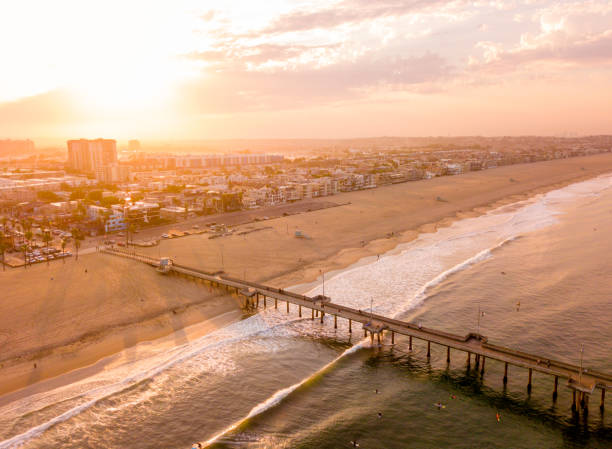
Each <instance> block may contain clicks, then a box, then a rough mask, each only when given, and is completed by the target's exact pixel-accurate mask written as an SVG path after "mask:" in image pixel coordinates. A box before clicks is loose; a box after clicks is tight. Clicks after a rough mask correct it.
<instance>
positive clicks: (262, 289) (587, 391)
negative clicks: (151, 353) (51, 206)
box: [100, 248, 612, 412]
mask: <svg viewBox="0 0 612 449" xmlns="http://www.w3.org/2000/svg"><path fill="white" fill-rule="evenodd" d="M100 251H101V252H104V253H107V254H112V255H116V256H121V257H127V258H130V259H134V260H138V261H140V262H143V263H147V264H149V265H152V266H157V267H159V264H160V259H156V258H153V257H150V256H146V255H143V254H138V253H136V252H135V251H129V250H123V249H118V248H103V249H101V250H100ZM170 271H171V272H175V273H177V274H182V275H184V276H188V277H192V278H196V279H200V280H204V281H206V282H209V283H210V284H211V285H213V286H216V287H224V288H226V289H227V290H231V289H233V290H234V291H235V292H236V293H237V294H239V295H242V296H244V298H245V301H246V303H247V304H248V305H249V306H250V307H254V308H257V307H260V300H263V307H264V308H266V307H267V306H268V305H267V301H268V299H272V300H274V307H275V308H278V302H279V301H282V302H285V303H286V307H287V312H289V305H290V304H293V305H297V306H298V314H299V316H300V317H301V316H302V308H306V309H310V311H311V319H312V320H314V319H315V316H316V317H317V318H319V317H320V321H321V323H323V322H324V320H323V318H324V316H325V314H328V315H330V316H333V317H334V327H336V328H337V326H338V317H340V318H344V319H346V320H348V326H349V332H352V331H353V329H352V324H353V321H355V322H358V323H361V324H362V325H363V327H362V328H363V331H364V336H366V337H367V336H368V335H369V336H370V339H371V340H372V341H374V337H375V336H376V338H377V340H378V342H380V341H381V337H382V338H384V336H385V334H386V335H389V334H390V336H391V344H394V343H395V334H400V335H404V336H407V337H408V344H409V349H410V350H412V340H413V338H416V339H418V340H423V341H426V342H427V357H428V358H429V357H430V356H431V344H432V343H434V344H438V345H440V346H445V347H446V360H447V363H450V357H451V349H454V350H460V351H463V352H465V353H467V365H468V368H469V367H470V364H471V356H472V354H473V355H474V364H475V368H476V369H477V370H478V369H480V371H481V373H484V369H485V360H486V359H493V360H497V361H499V362H502V363H504V378H503V382H504V384H506V383H507V381H508V365H513V366H518V367H522V368H526V369H527V370H528V375H529V377H528V383H527V391H528V392H531V388H532V374H533V371H537V372H540V373H544V374H548V375H551V376H554V390H553V399H556V397H557V390H558V381H559V378H564V379H567V381H568V383H567V386H568V387H569V388H571V389H572V397H573V401H572V410H574V411H577V410H578V407H580V408H582V410H583V411H584V412H586V411H587V410H588V399H589V395H591V394H592V393H593V392H594V390H595V389H597V388H599V389H600V390H601V402H600V408H601V409H602V410H603V408H604V400H605V394H606V390H608V389H611V388H612V374H609V373H603V372H600V371H595V370H591V369H587V368H584V367H583V368H581V367H580V366H578V365H573V364H570V363H565V362H561V361H558V360H554V359H551V358H549V357H543V356H541V355H536V354H530V353H527V352H522V351H517V350H515V349H511V348H506V347H503V346H499V345H494V344H491V343H489V342H488V341H487V338H486V337H484V336H482V335H479V334H475V333H469V334H467V335H464V336H460V335H456V334H452V333H449V332H444V331H440V330H436V329H431V328H426V327H422V326H420V325H419V326H417V325H415V324H413V323H409V322H406V321H401V320H397V319H394V318H389V317H385V316H382V315H378V314H373V313H370V312H364V311H363V310H359V309H354V308H352V307H347V306H344V305H341V304H335V303H333V302H331V301H330V300H329V298H325V297H321V296H317V297H314V298H312V297H309V296H306V295H301V294H298V293H294V292H290V291H287V290H284V289H282V288H276V287H271V286H268V285H264V284H259V283H256V282H250V281H246V280H244V279H237V278H234V277H230V276H226V275H223V274H219V273H213V272H208V271H205V270H200V269H197V268H193V267H188V266H185V265H180V264H177V263H173V264H172V265H171V268H170Z"/></svg>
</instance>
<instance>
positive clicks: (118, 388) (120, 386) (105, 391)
mask: <svg viewBox="0 0 612 449" xmlns="http://www.w3.org/2000/svg"><path fill="white" fill-rule="evenodd" d="M259 319H261V316H259V315H256V316H253V317H250V318H248V319H246V320H243V321H239V322H237V323H234V324H232V325H230V326H227V327H226V328H224V329H223V332H222V333H226V332H227V331H228V330H231V329H232V328H239V329H238V330H239V331H241V332H240V335H237V336H236V337H233V338H226V339H223V340H220V341H216V342H213V343H210V344H207V345H204V346H202V347H198V348H197V349H195V350H192V351H186V352H179V354H176V355H175V356H172V357H171V358H170V359H168V360H167V361H166V362H164V363H162V364H159V365H157V366H155V367H154V368H153V369H149V370H145V371H142V372H140V373H138V374H133V375H131V376H128V377H125V378H123V379H122V380H121V381H119V382H116V383H114V384H111V385H107V386H104V387H99V388H96V389H93V390H89V391H87V392H85V393H82V394H79V395H75V396H74V397H72V398H71V399H79V398H86V397H88V396H96V395H97V394H99V395H98V396H96V397H95V398H93V399H90V400H88V401H86V402H84V403H82V404H79V405H77V406H75V407H73V408H71V409H69V410H67V411H65V412H64V413H62V414H60V415H58V416H56V417H54V418H52V419H50V420H49V421H46V422H44V423H42V424H39V425H38V426H36V427H33V428H31V429H29V430H28V431H27V432H24V433H21V434H19V435H16V436H14V437H12V438H9V439H7V440H4V441H0V449H9V448H16V447H19V446H21V445H23V444H25V443H26V442H28V441H29V440H31V439H33V438H36V437H37V436H40V435H41V434H42V433H44V432H45V431H46V430H48V429H50V428H51V427H53V426H55V425H57V424H60V423H62V422H64V421H66V420H68V419H70V418H72V417H74V416H77V415H78V414H80V413H83V412H84V411H86V410H87V409H89V408H91V407H93V406H95V405H96V404H97V403H99V402H101V401H103V400H105V399H108V398H110V397H112V396H114V395H116V394H120V393H121V392H123V391H126V390H128V389H131V388H134V387H135V386H137V385H139V384H141V383H143V382H147V381H150V380H151V379H153V378H154V377H155V376H157V375H158V374H160V373H162V372H164V371H166V370H167V369H169V368H171V367H173V366H175V365H177V364H178V363H181V362H184V361H186V360H189V359H191V358H193V357H195V356H197V355H199V354H201V353H203V352H204V351H209V350H211V349H219V348H221V347H224V346H227V345H231V344H235V343H239V342H240V341H244V340H247V339H251V338H253V337H255V336H263V335H265V334H270V333H271V332H274V331H275V330H276V329H280V328H286V327H287V325H288V324H291V323H292V322H295V321H302V320H305V319H304V318H296V319H291V320H284V321H283V322H281V323H278V324H275V325H273V326H267V327H266V328H263V329H262V328H260V327H259V325H258V324H257V323H255V326H251V327H253V328H254V329H249V326H248V324H253V323H252V322H251V323H248V322H249V320H251V321H256V320H259ZM245 324H247V326H245ZM245 331H246V332H245ZM211 336H214V332H213V333H212V334H208V335H206V336H204V337H202V339H210V338H211ZM186 347H187V345H183V346H181V347H179V348H177V349H178V350H179V351H180V350H181V349H185V348H186Z"/></svg>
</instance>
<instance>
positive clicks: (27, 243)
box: [23, 224, 34, 266]
mask: <svg viewBox="0 0 612 449" xmlns="http://www.w3.org/2000/svg"><path fill="white" fill-rule="evenodd" d="M31 227H32V225H31V224H28V225H27V226H26V228H25V229H26V231H25V233H24V234H23V238H24V239H25V242H24V245H23V248H24V250H23V257H24V263H25V264H26V265H27V264H28V257H27V253H28V249H29V248H30V247H31V243H32V237H33V236H34V234H33V233H32V231H31V230H30V229H31ZM31 265H32V259H30V266H31Z"/></svg>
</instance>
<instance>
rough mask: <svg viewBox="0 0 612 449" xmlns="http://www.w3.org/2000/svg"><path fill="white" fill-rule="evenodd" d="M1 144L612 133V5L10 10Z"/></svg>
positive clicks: (189, 4) (180, 2) (76, 0)
mask: <svg viewBox="0 0 612 449" xmlns="http://www.w3.org/2000/svg"><path fill="white" fill-rule="evenodd" d="M0 61H1V64H2V66H1V67H2V69H1V70H0V138H2V137H13V138H19V137H30V138H34V139H36V138H52V139H61V140H64V139H66V138H75V137H98V136H104V137H114V138H119V139H125V138H141V139H143V140H146V139H158V138H160V139H197V138H202V139H206V138H240V137H245V138H258V137H264V138H265V137H283V138H287V137H296V138H299V137H362V136H380V135H396V136H420V135H448V134H451V135H466V134H470V135H473V134H483V135H501V134H509V135H514V134H561V133H566V132H571V133H581V134H593V133H612V1H603V0H593V1H576V2H570V1H538V0H517V1H471V2H470V1H460V0H455V1H444V0H340V1H333V0H327V1H312V0H296V1H282V0H266V1H258V2H256V1H253V0H245V1H243V0H240V1H231V0H226V1H208V2H207V1H202V0H190V1H189V0H172V1H170V0H168V1H163V0H159V1H150V0H146V1H139V0H118V1H115V0H104V1H91V0H72V1H69V0H53V1H49V0H40V1H32V0H19V1H8V0H7V1H0Z"/></svg>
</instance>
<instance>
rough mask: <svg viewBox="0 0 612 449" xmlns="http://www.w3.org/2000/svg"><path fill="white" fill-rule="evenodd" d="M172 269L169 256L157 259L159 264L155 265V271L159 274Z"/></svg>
mask: <svg viewBox="0 0 612 449" xmlns="http://www.w3.org/2000/svg"><path fill="white" fill-rule="evenodd" d="M171 269H172V259H170V258H169V257H162V258H161V259H159V266H158V267H157V272H158V273H161V274H166V273H168V272H169V271H170V270H171Z"/></svg>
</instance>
